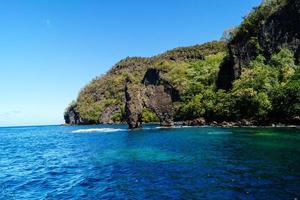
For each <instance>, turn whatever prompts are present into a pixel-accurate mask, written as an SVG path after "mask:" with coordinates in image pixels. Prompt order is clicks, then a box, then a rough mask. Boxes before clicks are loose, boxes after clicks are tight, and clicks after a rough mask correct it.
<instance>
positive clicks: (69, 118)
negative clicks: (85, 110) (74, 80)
mask: <svg viewBox="0 0 300 200" xmlns="http://www.w3.org/2000/svg"><path fill="white" fill-rule="evenodd" d="M76 107H77V105H76V104H75V103H73V104H71V105H70V106H69V107H68V108H67V109H66V111H65V114H64V119H65V123H66V124H70V125H75V124H80V123H81V119H80V116H79V113H78V112H77V110H76Z"/></svg>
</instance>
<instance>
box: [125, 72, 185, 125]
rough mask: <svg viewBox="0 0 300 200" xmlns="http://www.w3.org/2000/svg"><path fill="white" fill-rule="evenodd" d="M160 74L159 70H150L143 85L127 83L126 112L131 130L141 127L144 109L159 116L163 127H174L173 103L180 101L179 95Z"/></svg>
mask: <svg viewBox="0 0 300 200" xmlns="http://www.w3.org/2000/svg"><path fill="white" fill-rule="evenodd" d="M159 74H160V72H159V70H157V69H148V70H147V72H146V74H145V76H144V78H143V81H142V83H141V84H133V83H132V82H131V81H130V80H127V81H126V87H125V97H126V104H125V111H126V121H127V123H128V126H129V128H131V129H133V128H139V127H141V124H142V112H143V109H144V108H147V109H149V110H151V111H153V112H154V113H155V114H156V115H157V117H158V119H159V121H160V124H161V126H173V124H174V122H173V101H178V100H179V93H178V91H177V90H176V89H174V87H173V86H172V85H170V84H169V83H168V82H167V81H166V80H163V79H162V78H161V77H160V75H159Z"/></svg>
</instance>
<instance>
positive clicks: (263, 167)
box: [0, 125, 300, 200]
mask: <svg viewBox="0 0 300 200" xmlns="http://www.w3.org/2000/svg"><path fill="white" fill-rule="evenodd" d="M0 199H1V200H2V199H4V200H7V199H60V200H61V199H122V200H123V199H158V200H160V199H300V131H299V130H296V129H238V128H236V129H223V128H189V127H186V128H173V129H160V128H158V127H155V126H147V127H145V128H144V129H143V130H137V131H128V130H127V129H126V126H122V125H120V126H73V127H70V126H69V127H66V126H39V127H14V128H0Z"/></svg>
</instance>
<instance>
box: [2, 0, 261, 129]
mask: <svg viewBox="0 0 300 200" xmlns="http://www.w3.org/2000/svg"><path fill="white" fill-rule="evenodd" d="M260 2H261V0H226V1H223V0H209V1H207V0H126V1H124V0H123V1H122V0H26V1H24V0H9V1H8V0H0V24H1V27H0V126H16V125H48V124H62V123H63V122H64V121H63V112H64V110H65V108H66V106H67V105H68V104H69V103H70V102H71V101H72V100H75V99H76V97H77V95H78V92H79V91H80V89H81V88H83V87H84V85H86V84H88V83H89V81H91V79H93V78H94V77H96V76H98V75H101V74H105V72H106V71H107V70H108V69H109V68H110V67H111V66H113V65H114V64H115V63H116V62H118V61H119V60H120V59H122V58H125V57H127V56H153V55H155V54H159V53H162V52H164V51H166V50H168V49H172V48H175V47H179V46H189V45H195V44H201V43H204V42H207V41H211V40H218V39H220V37H221V36H222V33H223V31H224V30H225V29H228V28H231V27H234V26H237V25H238V24H239V23H240V22H241V21H242V17H243V16H245V15H247V13H249V11H250V10H251V8H252V7H254V6H257V5H259V3H260Z"/></svg>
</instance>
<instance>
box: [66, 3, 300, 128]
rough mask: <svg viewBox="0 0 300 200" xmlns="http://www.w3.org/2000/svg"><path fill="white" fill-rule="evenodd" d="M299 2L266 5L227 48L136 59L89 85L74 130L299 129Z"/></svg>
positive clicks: (74, 111)
mask: <svg viewBox="0 0 300 200" xmlns="http://www.w3.org/2000/svg"><path fill="white" fill-rule="evenodd" d="M299 24H300V1H299V0H281V1H278V0H273V1H264V3H262V4H261V5H260V6H259V7H257V8H254V9H253V11H252V12H251V13H250V14H249V15H248V16H246V17H245V19H244V21H243V22H242V24H241V25H240V26H239V27H237V28H235V29H232V30H231V31H230V32H229V34H228V35H229V37H227V38H226V40H227V41H226V42H225V41H213V42H209V43H205V44H202V45H195V46H191V47H182V48H176V49H174V50H170V51H167V52H165V53H162V54H160V55H157V56H154V57H150V58H142V57H130V58H126V59H124V60H121V61H120V62H118V63H117V64H116V65H114V66H113V67H112V68H111V70H109V71H108V72H107V73H106V74H105V75H104V76H102V77H97V78H95V79H94V80H92V81H91V83H89V84H88V85H87V86H85V87H84V88H83V89H82V90H81V91H80V93H79V95H78V98H77V100H76V101H75V102H73V103H72V104H70V106H69V107H68V108H67V109H66V112H65V116H64V117H65V121H66V123H68V124H97V123H119V122H125V121H127V123H128V124H129V127H130V128H137V127H139V126H140V125H141V122H153V121H160V123H161V124H162V125H166V126H170V125H172V124H173V121H185V122H186V123H187V124H191V125H197V124H205V123H213V124H215V123H222V124H223V125H251V124H263V125H265V124H271V123H288V124H290V123H293V124H299V123H300V79H299V78H300V71H299V66H298V64H299V62H300V30H299V29H300V26H299Z"/></svg>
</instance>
